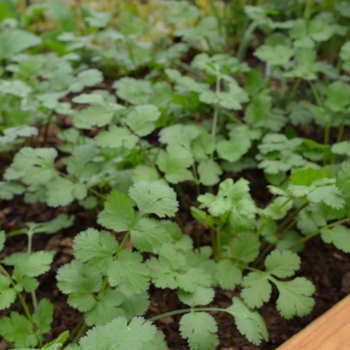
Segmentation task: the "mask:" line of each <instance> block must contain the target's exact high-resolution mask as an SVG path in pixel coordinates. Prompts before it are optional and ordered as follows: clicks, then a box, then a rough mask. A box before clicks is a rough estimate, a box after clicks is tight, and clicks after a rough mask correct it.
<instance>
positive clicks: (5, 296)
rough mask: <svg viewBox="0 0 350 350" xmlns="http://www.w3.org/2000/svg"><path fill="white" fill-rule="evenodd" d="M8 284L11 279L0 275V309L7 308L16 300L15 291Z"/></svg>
mask: <svg viewBox="0 0 350 350" xmlns="http://www.w3.org/2000/svg"><path fill="white" fill-rule="evenodd" d="M10 285H11V281H10V280H9V279H8V278H7V277H6V276H4V275H0V310H4V309H6V308H8V307H9V306H10V305H11V304H12V303H13V302H14V301H15V300H16V296H17V293H16V291H15V289H13V288H12V287H10Z"/></svg>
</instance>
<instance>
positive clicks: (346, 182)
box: [337, 161, 350, 195]
mask: <svg viewBox="0 0 350 350" xmlns="http://www.w3.org/2000/svg"><path fill="white" fill-rule="evenodd" d="M337 186H338V187H339V189H340V190H341V191H342V192H343V193H344V194H346V195H350V161H346V162H344V163H342V165H341V170H340V171H339V173H338V179H337Z"/></svg>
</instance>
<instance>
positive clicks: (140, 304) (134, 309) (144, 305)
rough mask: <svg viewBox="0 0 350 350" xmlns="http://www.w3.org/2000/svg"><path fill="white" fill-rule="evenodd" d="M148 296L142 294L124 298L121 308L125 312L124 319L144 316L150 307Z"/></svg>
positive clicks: (144, 293)
mask: <svg viewBox="0 0 350 350" xmlns="http://www.w3.org/2000/svg"><path fill="white" fill-rule="evenodd" d="M150 303H151V302H150V300H149V294H148V293H147V292H143V293H141V294H132V295H126V296H124V301H123V303H122V305H121V306H122V308H123V309H124V310H125V314H126V318H127V319H131V318H133V317H135V316H142V315H144V314H145V313H146V312H147V310H148V308H149V305H150Z"/></svg>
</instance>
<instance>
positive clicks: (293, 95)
mask: <svg viewBox="0 0 350 350" xmlns="http://www.w3.org/2000/svg"><path fill="white" fill-rule="evenodd" d="M300 82H301V78H298V79H297V81H296V82H295V83H294V86H293V90H292V92H291V93H290V95H289V98H288V101H287V105H288V104H289V103H290V102H291V101H293V100H294V97H295V94H296V92H297V90H298V87H299V85H300Z"/></svg>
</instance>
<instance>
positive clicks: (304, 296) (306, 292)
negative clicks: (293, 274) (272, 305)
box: [274, 277, 315, 319]
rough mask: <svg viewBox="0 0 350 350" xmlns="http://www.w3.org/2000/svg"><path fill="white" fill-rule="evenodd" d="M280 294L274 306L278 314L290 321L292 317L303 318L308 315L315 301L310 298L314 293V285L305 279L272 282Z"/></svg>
mask: <svg viewBox="0 0 350 350" xmlns="http://www.w3.org/2000/svg"><path fill="white" fill-rule="evenodd" d="M274 282H275V284H276V286H277V288H278V291H279V293H280V295H279V297H278V299H277V302H276V306H277V310H278V311H279V312H280V314H281V315H282V316H283V317H284V318H286V319H290V318H292V317H293V316H299V317H302V316H305V315H307V314H309V313H310V311H311V310H312V308H313V307H314V305H315V301H314V299H313V298H311V297H310V296H311V295H312V294H313V293H314V292H315V287H314V285H313V284H312V283H311V282H310V281H309V280H307V279H306V278H305V277H297V278H295V279H293V280H292V281H288V282H280V281H274Z"/></svg>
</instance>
